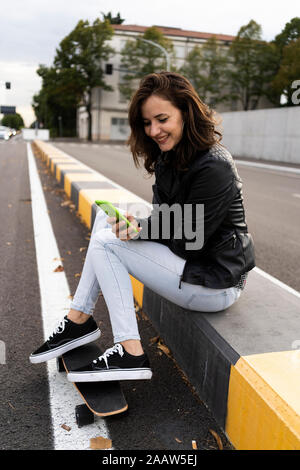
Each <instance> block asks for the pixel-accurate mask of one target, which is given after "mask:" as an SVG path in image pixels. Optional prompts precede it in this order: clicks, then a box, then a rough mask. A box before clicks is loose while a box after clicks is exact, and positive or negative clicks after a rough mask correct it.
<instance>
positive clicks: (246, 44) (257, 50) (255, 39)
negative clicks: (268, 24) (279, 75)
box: [227, 20, 279, 110]
mask: <svg viewBox="0 0 300 470" xmlns="http://www.w3.org/2000/svg"><path fill="white" fill-rule="evenodd" d="M228 60H229V64H230V67H228V72H227V77H228V86H229V87H230V89H231V93H230V95H229V97H230V99H232V100H238V101H240V102H241V104H242V107H243V109H244V110H248V109H255V108H256V107H257V104H258V102H259V99H260V98H261V97H262V96H271V91H270V82H271V81H272V79H273V77H274V75H275V73H276V69H277V64H278V60H279V56H278V53H277V50H276V47H275V46H274V45H272V44H269V43H268V42H266V41H263V40H262V39H261V26H260V25H259V24H257V23H256V22H255V21H254V20H251V21H250V22H249V23H248V24H247V25H245V26H242V27H241V28H240V30H239V32H238V34H237V36H236V38H235V39H234V41H233V42H232V44H231V46H230V49H229V54H228Z"/></svg>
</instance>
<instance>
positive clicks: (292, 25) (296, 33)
mask: <svg viewBox="0 0 300 470" xmlns="http://www.w3.org/2000/svg"><path fill="white" fill-rule="evenodd" d="M298 38H300V18H299V17H295V18H292V19H291V21H290V22H289V23H286V25H285V27H284V28H283V30H282V31H281V33H280V34H277V36H276V37H275V39H274V41H273V42H274V43H275V45H276V46H277V48H278V49H279V51H280V52H281V53H282V52H283V48H284V47H285V46H287V45H288V44H290V43H291V42H293V41H296V40H297V39H298Z"/></svg>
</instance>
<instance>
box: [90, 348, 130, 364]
mask: <svg viewBox="0 0 300 470" xmlns="http://www.w3.org/2000/svg"><path fill="white" fill-rule="evenodd" d="M116 352H117V353H119V355H120V356H121V357H122V356H123V355H124V350H123V347H122V345H121V344H119V343H117V344H115V345H114V346H113V347H112V348H110V349H107V350H106V351H105V353H104V354H102V356H99V357H98V359H95V360H94V361H93V362H94V363H95V364H96V363H97V361H102V359H103V361H104V362H105V364H106V368H107V369H108V368H109V367H108V363H107V359H108V357H109V356H111V355H112V354H114V353H116Z"/></svg>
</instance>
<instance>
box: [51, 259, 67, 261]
mask: <svg viewBox="0 0 300 470" xmlns="http://www.w3.org/2000/svg"><path fill="white" fill-rule="evenodd" d="M64 259H65V258H53V261H64Z"/></svg>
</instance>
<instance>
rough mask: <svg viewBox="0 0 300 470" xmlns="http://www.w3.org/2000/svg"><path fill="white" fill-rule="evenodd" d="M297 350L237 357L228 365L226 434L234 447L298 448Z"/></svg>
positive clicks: (299, 372) (299, 367) (299, 390)
mask: <svg viewBox="0 0 300 470" xmlns="http://www.w3.org/2000/svg"><path fill="white" fill-rule="evenodd" d="M299 400H300V361H299V351H283V352H274V353H265V354H256V355H252V356H244V357H241V358H240V359H239V360H238V361H237V363H236V364H235V365H234V366H231V373H230V380H229V390H228V411H227V420H226V434H227V435H228V438H229V439H230V441H231V442H232V444H233V445H234V447H235V448H236V449H238V450H300V417H299V412H298V411H299Z"/></svg>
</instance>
